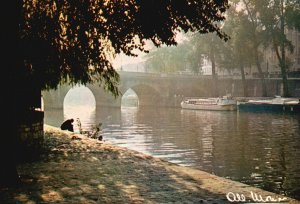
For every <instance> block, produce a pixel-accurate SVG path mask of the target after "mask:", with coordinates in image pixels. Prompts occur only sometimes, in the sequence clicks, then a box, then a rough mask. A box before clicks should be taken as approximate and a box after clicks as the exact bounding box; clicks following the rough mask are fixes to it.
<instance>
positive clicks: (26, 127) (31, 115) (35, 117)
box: [17, 110, 44, 159]
mask: <svg viewBox="0 0 300 204" xmlns="http://www.w3.org/2000/svg"><path fill="white" fill-rule="evenodd" d="M43 141H44V112H43V111H36V110H32V111H28V112H26V114H25V116H24V118H22V122H21V125H20V126H19V129H18V138H17V149H18V154H19V155H18V158H21V159H22V158H33V156H34V154H36V153H37V152H38V151H39V150H40V149H41V147H42V144H43Z"/></svg>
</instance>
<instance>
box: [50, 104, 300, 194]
mask: <svg viewBox="0 0 300 204" xmlns="http://www.w3.org/2000/svg"><path fill="white" fill-rule="evenodd" d="M55 112H56V111H55V110H53V111H52V110H50V111H48V112H46V113H45V122H46V123H48V122H49V123H52V124H51V125H54V124H53V121H55V120H54V119H53V118H52V117H55ZM56 114H58V113H57V112H56ZM89 120H90V121H88V120H86V121H85V122H86V123H87V124H95V123H98V122H102V123H103V136H104V140H106V141H109V142H112V143H115V144H117V145H120V146H124V147H128V148H130V149H134V150H137V151H141V152H144V153H147V154H151V155H154V156H156V157H160V158H163V159H165V160H168V161H171V162H174V163H178V164H180V165H184V166H193V167H195V168H199V169H202V170H205V171H207V172H210V173H214V174H216V175H219V176H222V177H227V178H231V179H233V180H237V181H241V182H244V183H247V184H251V185H253V186H258V187H262V188H264V189H266V190H269V191H273V192H277V193H281V194H283V195H289V196H292V197H295V198H298V199H299V189H300V182H299V181H300V167H299V166H300V165H299V163H298V158H299V156H300V117H299V116H295V115H280V114H274V115H273V114H270V113H263V114H259V113H243V112H218V111H216V112H215V111H199V110H198V111H193V110H181V109H163V108H138V107H131V108H125V107H122V108H121V109H118V108H109V107H97V109H96V113H95V114H94V116H93V117H90V118H89Z"/></svg>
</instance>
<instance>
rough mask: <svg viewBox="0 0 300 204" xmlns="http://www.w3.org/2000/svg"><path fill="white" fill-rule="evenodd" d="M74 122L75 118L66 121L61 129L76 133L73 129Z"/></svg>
mask: <svg viewBox="0 0 300 204" xmlns="http://www.w3.org/2000/svg"><path fill="white" fill-rule="evenodd" d="M73 122H74V119H73V118H71V119H68V120H66V121H64V122H63V123H62V124H61V126H60V129H62V130H69V131H71V132H74V128H73V124H72V123H73Z"/></svg>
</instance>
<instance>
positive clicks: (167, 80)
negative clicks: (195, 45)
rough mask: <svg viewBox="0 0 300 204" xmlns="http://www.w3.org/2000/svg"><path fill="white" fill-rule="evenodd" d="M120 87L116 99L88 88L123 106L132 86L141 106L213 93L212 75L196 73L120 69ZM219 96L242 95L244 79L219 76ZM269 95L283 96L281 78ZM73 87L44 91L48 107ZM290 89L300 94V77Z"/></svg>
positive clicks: (255, 87)
mask: <svg viewBox="0 0 300 204" xmlns="http://www.w3.org/2000/svg"><path fill="white" fill-rule="evenodd" d="M119 74H120V83H119V90H120V91H121V93H122V94H121V95H120V96H119V97H117V98H115V97H114V96H112V94H110V93H108V92H105V91H104V90H103V88H102V87H100V86H99V85H97V84H88V85H87V86H86V87H87V88H89V89H90V90H91V92H92V93H93V95H94V97H95V100H96V106H114V107H120V106H121V99H122V95H123V94H124V93H125V92H126V91H127V90H128V89H132V90H133V91H134V92H135V93H136V94H137V96H138V100H139V106H167V107H178V106H179V105H180V102H181V100H182V99H183V98H184V97H206V96H207V97H209V96H212V93H213V87H214V83H213V81H212V80H211V76H195V75H175V74H174V75H172V74H171V75H167V74H153V73H143V72H119ZM247 83H248V93H249V96H254V97H258V96H261V85H260V81H259V79H253V78H251V79H250V78H249V79H247ZM218 87H219V95H220V96H221V95H225V94H227V93H230V94H232V95H233V96H242V95H243V89H242V82H241V80H240V79H233V78H225V77H222V78H221V77H220V78H219V81H218ZM267 87H268V93H269V95H270V96H274V95H281V93H282V83H281V79H267ZM71 88H72V87H71V86H69V85H62V86H60V87H58V89H57V90H50V91H44V92H43V93H42V95H43V101H44V106H45V109H47V108H63V102H64V98H65V96H66V94H67V93H68V91H69V90H70V89H71ZM289 88H290V92H291V93H292V95H293V96H297V97H298V96H300V79H289Z"/></svg>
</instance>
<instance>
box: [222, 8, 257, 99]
mask: <svg viewBox="0 0 300 204" xmlns="http://www.w3.org/2000/svg"><path fill="white" fill-rule="evenodd" d="M251 29H252V27H251V21H249V18H248V16H247V15H246V14H245V13H244V12H243V11H238V9H237V8H236V5H235V4H232V6H231V8H230V9H229V10H228V11H227V20H226V22H225V24H224V28H223V30H224V31H225V32H226V33H227V34H228V35H230V37H231V38H230V39H229V40H228V42H227V43H226V44H225V43H223V46H220V48H221V53H222V55H220V59H218V60H217V61H218V64H219V67H221V68H223V69H227V70H232V69H238V70H240V71H241V77H242V84H243V92H244V96H248V91H247V81H246V76H245V75H246V74H245V67H251V66H252V65H253V64H255V57H254V56H253V54H254V53H255V52H251V51H252V50H253V49H254V46H253V41H252V34H251V33H252V30H251Z"/></svg>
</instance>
